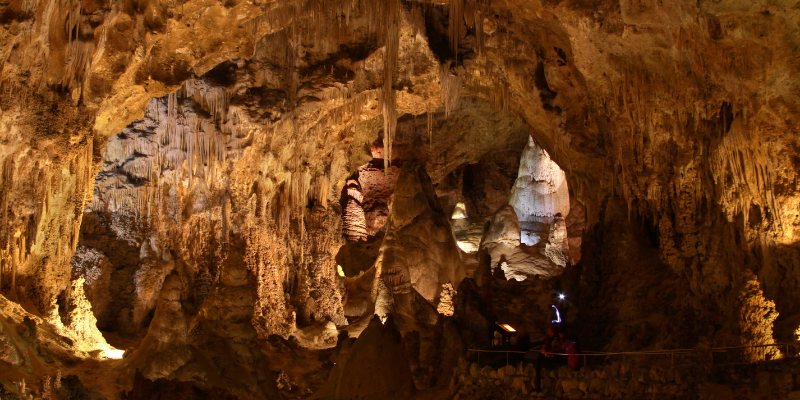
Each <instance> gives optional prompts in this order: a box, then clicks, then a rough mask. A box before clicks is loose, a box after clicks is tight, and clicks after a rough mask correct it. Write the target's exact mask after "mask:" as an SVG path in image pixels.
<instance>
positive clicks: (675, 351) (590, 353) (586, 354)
mask: <svg viewBox="0 0 800 400" xmlns="http://www.w3.org/2000/svg"><path fill="white" fill-rule="evenodd" d="M783 346H785V347H786V355H787V356H788V354H789V346H800V342H793V343H772V344H756V345H749V346H728V347H714V348H711V349H710V351H711V352H717V353H724V352H727V350H735V349H751V348H764V347H783ZM696 351H697V350H696V349H665V350H639V351H623V352H599V351H597V352H596V351H586V352H583V353H576V354H567V353H555V352H548V354H552V355H556V356H578V357H583V365H584V366H586V357H589V356H603V357H605V356H616V355H621V356H623V361H624V359H625V356H636V355H669V356H670V362H671V364H672V367H675V354H679V355H680V354H692V353H694V352H696ZM467 352H476V353H478V362H480V353H506V365H508V354H525V353H527V351H516V350H481V349H468V350H467Z"/></svg>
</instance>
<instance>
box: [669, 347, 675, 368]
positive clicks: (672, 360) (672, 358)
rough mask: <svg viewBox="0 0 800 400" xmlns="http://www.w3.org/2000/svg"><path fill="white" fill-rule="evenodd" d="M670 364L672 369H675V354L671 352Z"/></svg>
mask: <svg viewBox="0 0 800 400" xmlns="http://www.w3.org/2000/svg"><path fill="white" fill-rule="evenodd" d="M669 363H670V365H671V366H672V369H675V352H674V351H670V352H669Z"/></svg>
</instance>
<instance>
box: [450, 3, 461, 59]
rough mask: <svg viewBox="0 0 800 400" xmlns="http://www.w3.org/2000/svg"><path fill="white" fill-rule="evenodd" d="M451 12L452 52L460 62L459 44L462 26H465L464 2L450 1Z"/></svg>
mask: <svg viewBox="0 0 800 400" xmlns="http://www.w3.org/2000/svg"><path fill="white" fill-rule="evenodd" d="M449 1H450V7H449V8H450V12H449V14H448V28H447V29H448V35H449V36H450V50H452V51H453V54H454V55H455V57H456V62H458V42H459V40H461V35H462V29H463V28H462V25H463V24H464V1H465V0H449Z"/></svg>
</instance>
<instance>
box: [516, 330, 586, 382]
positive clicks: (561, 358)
mask: <svg viewBox="0 0 800 400" xmlns="http://www.w3.org/2000/svg"><path fill="white" fill-rule="evenodd" d="M578 354H580V347H579V344H578V337H577V336H575V335H574V334H572V333H571V332H570V331H569V330H567V329H566V327H564V326H563V325H562V324H554V325H551V326H549V327H547V334H546V335H545V338H544V341H543V342H542V346H541V348H539V349H536V348H534V349H531V350H530V351H529V352H528V354H526V355H525V359H526V360H527V361H529V362H533V363H534V364H535V365H536V381H535V382H536V391H541V390H542V368H545V369H556V368H558V367H560V366H562V365H566V366H567V367H569V368H570V369H572V370H576V369H577V368H578V364H579V361H580V356H578Z"/></svg>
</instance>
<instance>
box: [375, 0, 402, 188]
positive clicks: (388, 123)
mask: <svg viewBox="0 0 800 400" xmlns="http://www.w3.org/2000/svg"><path fill="white" fill-rule="evenodd" d="M385 6H386V12H385V29H386V30H385V32H386V33H385V42H386V43H385V45H386V47H385V56H384V63H383V88H382V90H381V96H380V98H381V106H382V109H383V148H384V160H385V162H384V165H385V167H386V173H387V174H388V173H389V172H388V171H389V166H390V164H391V162H392V140H393V139H394V134H395V130H396V129H397V94H396V93H395V91H394V87H393V86H394V76H395V72H396V70H397V57H398V53H399V46H400V22H399V18H400V15H399V13H400V9H401V5H400V4H399V0H388V1H387V2H386V5H385Z"/></svg>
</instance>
